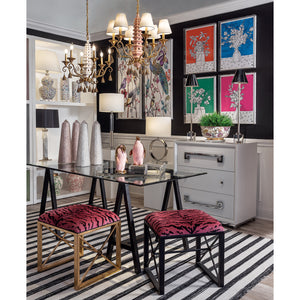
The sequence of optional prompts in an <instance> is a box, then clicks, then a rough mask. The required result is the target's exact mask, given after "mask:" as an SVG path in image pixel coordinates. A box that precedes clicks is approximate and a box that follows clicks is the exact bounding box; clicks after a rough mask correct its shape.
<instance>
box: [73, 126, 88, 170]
mask: <svg viewBox="0 0 300 300" xmlns="http://www.w3.org/2000/svg"><path fill="white" fill-rule="evenodd" d="M90 164H91V160H90V151H89V135H88V124H87V122H86V121H82V123H81V124H80V131H79V139H78V149H77V158H76V166H78V167H87V166H90Z"/></svg>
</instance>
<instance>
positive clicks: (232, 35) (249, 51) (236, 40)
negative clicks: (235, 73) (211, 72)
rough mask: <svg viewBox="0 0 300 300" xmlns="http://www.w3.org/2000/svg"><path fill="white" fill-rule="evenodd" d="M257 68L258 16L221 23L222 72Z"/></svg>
mask: <svg viewBox="0 0 300 300" xmlns="http://www.w3.org/2000/svg"><path fill="white" fill-rule="evenodd" d="M255 67H256V16H255V15H253V16H248V17H243V18H239V19H233V20H228V21H224V22H220V70H234V69H242V68H255Z"/></svg>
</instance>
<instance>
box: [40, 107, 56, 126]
mask: <svg viewBox="0 0 300 300" xmlns="http://www.w3.org/2000/svg"><path fill="white" fill-rule="evenodd" d="M36 128H59V121H58V110H57V109H37V110H36Z"/></svg>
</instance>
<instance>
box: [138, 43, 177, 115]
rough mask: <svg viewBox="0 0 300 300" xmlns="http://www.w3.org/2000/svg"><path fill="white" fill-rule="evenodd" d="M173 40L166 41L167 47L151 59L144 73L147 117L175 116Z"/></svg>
mask: <svg viewBox="0 0 300 300" xmlns="http://www.w3.org/2000/svg"><path fill="white" fill-rule="evenodd" d="M172 46H173V40H172V39H170V40H168V41H167V42H166V49H165V50H161V51H160V52H159V54H158V56H157V57H155V58H153V59H151V61H150V64H149V66H148V67H146V73H145V74H146V75H144V82H145V83H144V97H145V116H146V117H159V116H161V117H173V94H172V92H173V76H172V73H173V70H172Z"/></svg>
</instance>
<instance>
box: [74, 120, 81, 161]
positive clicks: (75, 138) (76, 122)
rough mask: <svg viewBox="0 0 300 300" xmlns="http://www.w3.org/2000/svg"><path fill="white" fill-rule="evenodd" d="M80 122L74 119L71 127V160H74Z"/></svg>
mask: <svg viewBox="0 0 300 300" xmlns="http://www.w3.org/2000/svg"><path fill="white" fill-rule="evenodd" d="M79 131H80V123H79V122H78V121H77V120H76V121H75V122H74V123H73V127H72V162H76V159H77V149H78V140H79Z"/></svg>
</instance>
